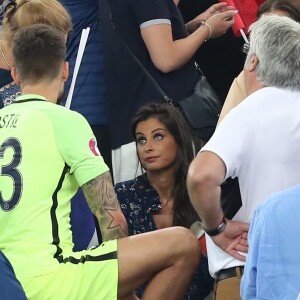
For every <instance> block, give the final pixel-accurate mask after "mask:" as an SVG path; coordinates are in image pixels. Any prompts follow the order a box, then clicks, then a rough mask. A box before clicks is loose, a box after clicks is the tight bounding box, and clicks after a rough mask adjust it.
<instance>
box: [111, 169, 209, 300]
mask: <svg viewBox="0 0 300 300" xmlns="http://www.w3.org/2000/svg"><path fill="white" fill-rule="evenodd" d="M115 191H116V193H117V197H118V200H119V202H120V205H121V209H122V212H123V214H124V216H125V218H126V220H127V223H128V233H129V235H135V234H139V233H144V232H149V231H154V230H157V227H156V224H155V223H154V220H153V215H152V212H155V211H157V210H159V209H160V208H161V207H162V206H161V202H160V199H159V194H158V193H157V191H156V190H155V189H154V188H153V187H152V186H151V185H150V183H149V181H148V178H147V176H146V174H144V175H141V176H138V177H137V178H135V179H133V180H129V181H125V182H120V183H118V184H116V185H115ZM213 283H214V280H213V279H212V278H211V276H210V275H209V272H208V263H207V257H206V256H204V255H202V256H201V259H200V264H199V266H198V269H197V271H196V274H195V275H194V278H193V280H192V282H191V284H190V286H189V288H188V291H187V294H186V298H185V299H188V300H201V299H204V298H205V297H206V296H207V295H208V294H209V293H210V291H211V290H212V287H213ZM143 289H144V287H142V288H139V289H138V290H137V295H138V296H139V297H141V295H142V292H143Z"/></svg>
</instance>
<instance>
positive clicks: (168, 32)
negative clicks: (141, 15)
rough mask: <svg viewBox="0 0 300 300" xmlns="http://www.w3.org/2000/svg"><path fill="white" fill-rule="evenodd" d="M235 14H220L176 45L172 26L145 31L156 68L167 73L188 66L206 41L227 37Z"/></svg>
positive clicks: (149, 28)
mask: <svg viewBox="0 0 300 300" xmlns="http://www.w3.org/2000/svg"><path fill="white" fill-rule="evenodd" d="M234 14H235V12H234V11H233V10H228V11H225V12H221V13H217V14H215V15H213V16H212V17H210V18H209V19H208V20H207V21H206V23H207V25H201V26H200V27H199V28H198V29H197V30H195V31H194V32H193V33H192V34H190V35H189V36H188V37H186V38H183V39H179V40H176V41H173V37H172V27H171V25H169V24H159V25H152V26H148V27H145V28H142V29H141V35H142V38H143V40H144V42H145V44H146V47H147V49H148V51H149V54H150V57H151V60H152V62H153V64H154V65H155V67H156V68H157V69H159V70H160V71H161V72H164V73H168V72H171V71H174V70H176V69H178V68H180V67H182V66H183V65H185V64H186V63H187V62H188V61H189V60H190V59H191V57H192V56H193V55H194V54H195V52H196V51H197V49H198V48H199V47H200V46H201V45H202V44H203V43H204V42H205V40H207V39H208V38H215V37H218V36H220V35H222V34H224V33H225V32H226V31H227V30H228V29H229V28H230V27H231V26H232V25H233V23H234V20H233V16H234ZM210 28H211V33H210Z"/></svg>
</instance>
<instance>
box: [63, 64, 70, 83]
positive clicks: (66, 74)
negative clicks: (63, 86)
mask: <svg viewBox="0 0 300 300" xmlns="http://www.w3.org/2000/svg"><path fill="white" fill-rule="evenodd" d="M68 78H69V63H68V62H67V61H65V62H64V64H63V72H62V80H63V81H67V80H68Z"/></svg>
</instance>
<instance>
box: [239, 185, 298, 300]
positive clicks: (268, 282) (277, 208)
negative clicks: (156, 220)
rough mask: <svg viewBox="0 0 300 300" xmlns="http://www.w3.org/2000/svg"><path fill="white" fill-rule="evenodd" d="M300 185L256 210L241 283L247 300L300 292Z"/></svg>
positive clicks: (292, 299)
mask: <svg viewBox="0 0 300 300" xmlns="http://www.w3.org/2000/svg"><path fill="white" fill-rule="evenodd" d="M299 221H300V185H299V186H296V187H294V188H291V189H288V190H286V191H284V192H281V193H277V194H275V195H273V196H271V197H270V198H269V199H268V201H266V202H264V203H263V204H261V205H260V206H259V207H258V208H257V209H256V211H255V214H254V218H253V220H252V223H251V226H250V231H249V234H248V241H249V253H248V257H247V260H246V266H245V272H244V276H243V278H242V283H241V295H242V299H243V300H252V299H256V300H257V299H259V300H263V299H264V300H270V299H272V300H276V299H278V300H285V299H286V300H296V299H297V297H298V295H300V272H299V266H300V227H299Z"/></svg>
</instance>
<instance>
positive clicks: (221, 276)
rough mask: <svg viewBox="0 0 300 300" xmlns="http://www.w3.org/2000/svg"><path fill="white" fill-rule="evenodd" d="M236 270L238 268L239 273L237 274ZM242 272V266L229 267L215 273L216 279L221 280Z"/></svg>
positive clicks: (236, 275)
mask: <svg viewBox="0 0 300 300" xmlns="http://www.w3.org/2000/svg"><path fill="white" fill-rule="evenodd" d="M238 270H240V275H239V274H238ZM243 274H244V267H233V268H229V269H223V270H220V271H219V272H218V273H217V281H221V280H224V279H227V278H232V277H239V276H242V275H243Z"/></svg>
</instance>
